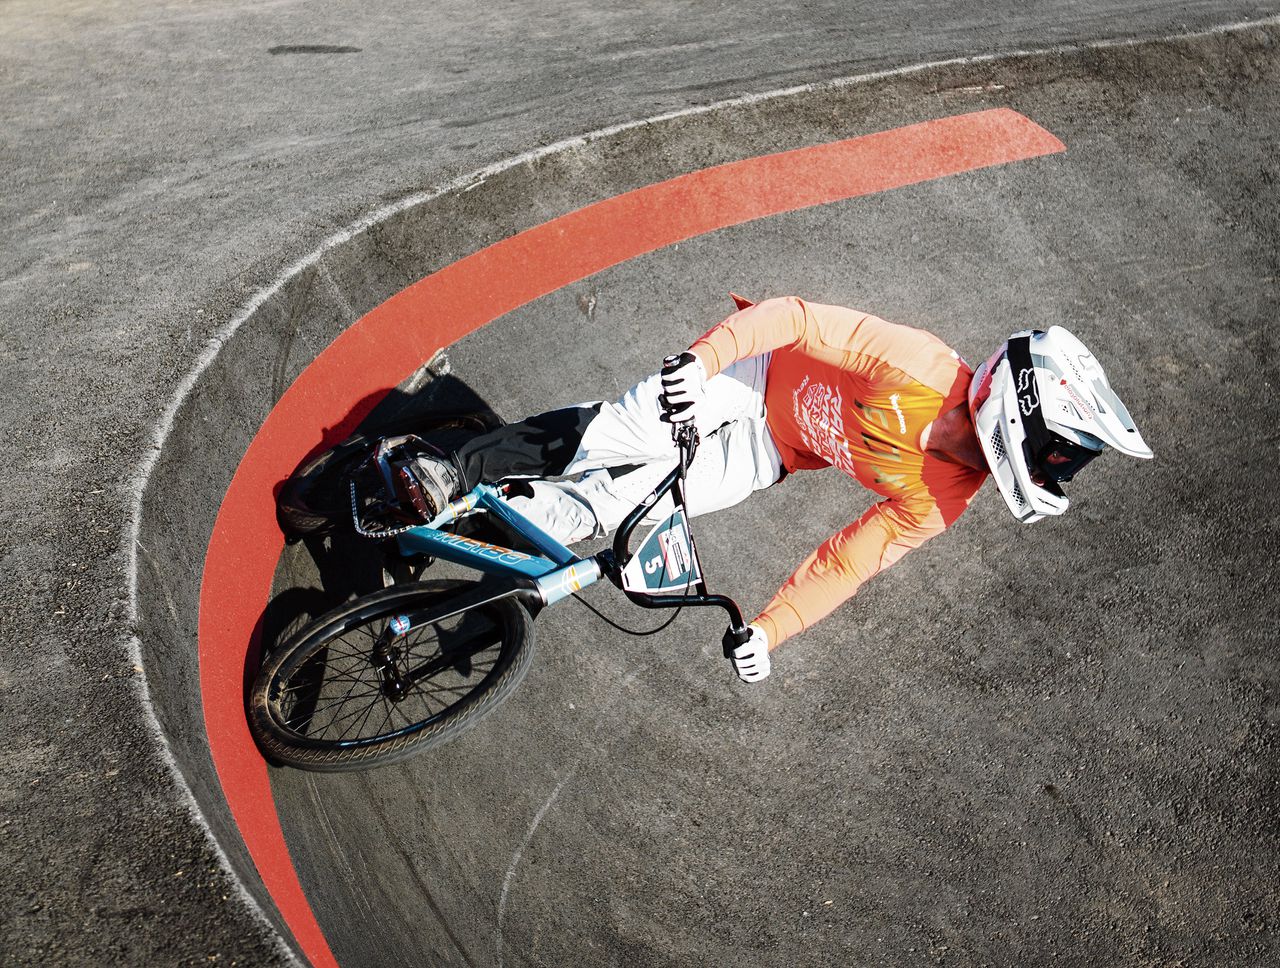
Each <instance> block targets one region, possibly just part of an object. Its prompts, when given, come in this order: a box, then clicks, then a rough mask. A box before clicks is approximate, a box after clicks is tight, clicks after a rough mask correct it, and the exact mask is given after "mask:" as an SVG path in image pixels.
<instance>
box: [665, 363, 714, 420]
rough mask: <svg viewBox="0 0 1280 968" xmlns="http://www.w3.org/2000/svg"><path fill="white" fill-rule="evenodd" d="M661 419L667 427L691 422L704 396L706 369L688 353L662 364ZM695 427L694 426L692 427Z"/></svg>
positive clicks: (705, 393) (705, 392)
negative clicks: (667, 424)
mask: <svg viewBox="0 0 1280 968" xmlns="http://www.w3.org/2000/svg"><path fill="white" fill-rule="evenodd" d="M662 363H663V365H662V393H661V394H659V396H658V402H659V403H660V404H662V413H661V415H660V416H661V418H662V419H663V420H664V421H666V422H667V423H669V424H682V423H687V422H688V421H690V420H694V419H695V418H696V417H697V414H698V408H699V407H700V406H701V404H702V401H703V399H705V397H706V395H707V369H706V367H704V366H703V365H702V360H700V359H698V357H697V356H695V355H694V354H693V353H690V352H688V351H687V350H686V351H685V352H683V353H681V354H680V355H679V356H668V357H667V358H666V359H665V360H663V361H662ZM695 426H696V424H695Z"/></svg>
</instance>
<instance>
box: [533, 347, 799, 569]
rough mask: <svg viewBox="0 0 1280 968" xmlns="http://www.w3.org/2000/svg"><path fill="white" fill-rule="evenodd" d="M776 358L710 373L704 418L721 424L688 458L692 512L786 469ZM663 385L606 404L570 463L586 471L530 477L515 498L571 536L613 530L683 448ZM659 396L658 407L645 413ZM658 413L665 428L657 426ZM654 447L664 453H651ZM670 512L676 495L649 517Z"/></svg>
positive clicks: (738, 495)
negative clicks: (569, 477)
mask: <svg viewBox="0 0 1280 968" xmlns="http://www.w3.org/2000/svg"><path fill="white" fill-rule="evenodd" d="M767 367H768V358H767V357H759V358H754V359H752V360H744V361H742V362H741V363H739V364H736V365H735V366H734V367H730V368H729V369H728V370H726V371H725V373H724V374H721V375H720V376H717V377H715V378H713V379H712V380H711V381H709V383H708V387H707V402H708V404H709V406H708V407H707V408H706V410H705V415H706V418H707V420H706V421H705V423H704V426H706V427H710V428H713V429H712V430H711V431H710V432H709V433H708V434H706V435H705V436H704V437H703V440H702V443H701V444H700V446H699V448H698V452H697V455H696V456H695V458H694V461H693V466H692V467H690V468H689V476H688V480H687V486H686V498H687V502H688V506H689V510H690V512H691V513H692V514H694V515H698V514H706V513H708V512H710V511H715V510H719V509H721V508H725V507H729V506H731V505H734V504H737V503H738V502H739V501H741V500H742V499H743V498H745V497H746V496H747V495H748V494H750V493H752V492H753V491H757V490H760V489H762V488H765V487H768V486H769V485H770V484H773V483H774V482H776V481H777V480H778V479H779V478H780V477H781V476H782V466H781V460H780V458H779V456H778V451H777V448H776V446H775V445H774V443H773V438H772V436H771V435H770V433H769V428H768V424H767V423H766V421H765V412H764V385H765V375H766V372H767ZM721 376H723V377H724V378H725V379H723V380H722V379H721ZM650 384H651V385H650ZM656 394H657V381H656V380H652V381H649V380H647V381H645V382H644V383H641V384H638V385H637V386H636V387H633V388H632V390H631V391H629V392H628V394H627V395H626V396H625V397H623V399H622V400H621V401H619V403H618V404H616V405H605V407H604V408H602V410H601V413H600V415H599V416H598V417H597V418H596V419H595V420H593V421H592V422H591V423H590V425H589V427H588V428H587V430H586V431H585V432H584V434H583V436H582V442H581V444H580V446H579V448H578V451H577V453H576V454H575V455H574V459H573V460H572V461H571V462H570V463H569V464H568V465H566V472H567V473H571V474H572V473H581V472H583V471H585V472H586V473H584V474H583V475H582V476H581V478H580V479H578V480H574V481H555V482H552V481H540V480H539V481H531V482H529V484H528V485H527V488H526V490H527V491H528V493H527V494H525V495H524V496H513V497H512V498H511V499H510V500H511V503H512V505H513V506H514V507H515V508H516V509H517V510H519V511H520V512H521V513H522V514H524V515H525V516H526V517H529V518H530V519H531V520H533V521H534V522H535V523H537V524H538V525H539V526H540V527H542V528H543V529H544V530H546V531H547V532H549V533H550V534H552V535H554V536H556V537H557V538H559V539H560V540H561V541H564V542H565V543H567V544H571V543H573V542H575V541H580V540H582V539H584V538H589V537H593V536H595V535H600V534H604V533H606V532H608V531H611V530H613V529H614V528H615V527H616V526H617V525H618V524H619V523H620V522H621V521H622V519H623V518H624V517H625V516H626V515H627V514H628V513H629V512H630V511H631V509H632V508H634V507H635V506H636V504H638V503H639V501H640V500H641V499H642V498H643V497H644V496H645V494H647V493H648V492H649V491H651V490H652V489H653V488H654V487H656V486H657V484H658V482H659V481H661V480H662V478H663V477H664V476H666V474H667V473H668V472H669V471H670V470H671V467H672V462H673V461H674V460H675V457H676V454H675V446H674V444H673V443H672V440H671V426H670V425H669V424H666V423H662V422H661V421H659V420H658V419H657V416H656V408H657V406H658V405H657V402H656ZM646 401H647V402H646ZM650 405H651V406H652V407H653V408H655V412H654V413H652V414H650V415H648V416H649V419H647V420H646V419H645V416H646V415H645V409H646V407H647V406H650ZM650 420H651V421H652V423H654V424H656V432H650V428H649V427H648V426H647V424H648V423H649V422H650ZM653 451H657V452H658V454H657V456H650V454H651V453H652V452H653ZM637 452H639V453H637ZM670 513H671V501H670V498H667V499H665V500H664V501H662V502H659V504H658V505H656V506H655V508H654V509H653V510H651V511H650V512H649V514H648V515H646V517H645V520H646V521H657V520H660V519H661V518H662V517H665V516H666V515H667V514H670Z"/></svg>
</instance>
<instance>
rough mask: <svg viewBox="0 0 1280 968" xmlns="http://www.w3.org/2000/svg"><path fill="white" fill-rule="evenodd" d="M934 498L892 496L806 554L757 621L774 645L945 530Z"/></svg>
mask: <svg viewBox="0 0 1280 968" xmlns="http://www.w3.org/2000/svg"><path fill="white" fill-rule="evenodd" d="M946 526H947V522H946V521H945V520H944V518H943V515H942V512H941V511H940V510H939V509H938V507H937V505H936V504H934V503H933V502H932V501H928V500H924V501H902V500H886V501H881V502H880V503H879V504H875V505H873V506H872V507H871V508H870V509H869V510H868V511H867V513H866V514H864V515H863V516H862V517H861V518H860V519H859V520H858V521H855V522H854V523H853V524H851V525H849V526H848V527H846V528H844V529H843V530H842V531H839V532H837V533H836V534H834V535H832V536H831V537H830V538H828V539H827V540H826V541H824V542H823V543H822V544H821V545H820V546H819V547H818V549H817V550H816V551H815V552H814V553H813V554H811V555H810V556H809V557H808V558H806V559H805V560H804V563H803V564H801V565H800V567H799V568H797V569H796V571H795V573H794V574H793V575H792V576H791V577H790V578H788V579H787V580H786V582H785V583H783V586H782V587H781V588H780V589H778V593H777V594H776V595H775V596H774V597H773V600H772V601H770V602H769V604H768V605H767V606H765V609H764V611H763V612H762V613H761V614H760V617H759V618H757V619H756V620H755V624H757V625H759V626H760V627H761V628H762V629H764V631H765V633H766V634H767V635H768V637H769V647H770V648H775V647H777V645H778V644H779V643H781V642H782V641H784V640H785V639H787V638H789V637H790V636H792V635H795V634H796V633H798V632H801V631H803V630H804V629H807V628H808V627H809V626H811V625H813V624H814V623H815V622H817V621H818V620H819V619H821V618H824V617H825V616H827V615H829V614H830V613H831V612H832V611H834V610H835V609H836V608H837V607H838V606H839V605H840V604H842V603H843V602H845V601H847V600H848V599H849V598H851V597H852V596H853V594H854V593H855V592H856V591H857V590H858V588H859V587H861V585H862V583H863V582H865V581H866V580H867V579H868V578H870V577H872V576H873V575H875V574H877V573H878V572H880V571H882V570H883V569H885V568H888V567H889V566H890V565H892V564H893V563H894V562H895V561H897V560H898V559H899V558H901V557H902V556H903V555H905V554H906V553H907V552H908V551H910V550H911V549H912V548H918V547H919V546H920V545H922V544H924V543H925V542H926V541H928V540H929V539H930V538H932V537H933V536H934V535H936V534H939V533H940V532H942V531H943V530H945V528H946Z"/></svg>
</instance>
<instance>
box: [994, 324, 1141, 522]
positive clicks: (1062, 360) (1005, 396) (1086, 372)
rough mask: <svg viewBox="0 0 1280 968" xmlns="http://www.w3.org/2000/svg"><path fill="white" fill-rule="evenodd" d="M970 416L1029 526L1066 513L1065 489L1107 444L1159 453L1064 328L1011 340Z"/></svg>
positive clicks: (1017, 513) (1013, 507)
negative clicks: (1149, 444)
mask: <svg viewBox="0 0 1280 968" xmlns="http://www.w3.org/2000/svg"><path fill="white" fill-rule="evenodd" d="M969 413H970V414H971V415H972V417H973V426H974V429H975V430H976V431H977V433H978V440H979V441H981V443H982V452H983V453H984V454H985V455H986V458H987V464H988V466H989V467H990V468H991V474H992V476H993V477H994V478H995V479H996V486H997V487H998V488H999V489H1000V494H1001V495H1002V496H1003V497H1004V500H1005V503H1006V504H1007V505H1009V510H1010V511H1011V512H1012V513H1013V516H1014V517H1015V518H1017V519H1018V520H1019V521H1021V522H1023V523H1024V524H1030V523H1031V522H1033V521H1039V520H1040V519H1041V518H1043V517H1045V516H1046V515H1051V514H1061V513H1062V512H1063V511H1065V510H1066V509H1067V506H1068V504H1069V503H1070V502H1068V500H1067V496H1066V494H1065V493H1063V490H1062V486H1061V485H1062V484H1063V483H1065V482H1067V481H1070V480H1071V479H1072V478H1073V477H1074V476H1075V474H1076V472H1077V471H1079V470H1080V468H1082V467H1084V466H1085V465H1086V464H1087V463H1089V461H1091V460H1093V459H1094V458H1095V457H1097V456H1098V455H1099V454H1100V453H1102V452H1103V451H1104V450H1105V449H1106V448H1107V447H1114V448H1115V449H1116V450H1118V451H1120V452H1121V453H1122V454H1128V455H1129V456H1130V457H1144V458H1149V457H1151V456H1152V454H1151V448H1150V447H1148V446H1147V444H1146V442H1145V441H1144V440H1143V439H1142V435H1141V434H1139V433H1138V428H1137V427H1135V426H1134V423H1133V418H1132V417H1130V416H1129V411H1128V410H1126V409H1125V405H1124V404H1123V403H1121V402H1120V398H1119V397H1117V396H1116V395H1115V391H1113V390H1112V389H1111V384H1110V383H1108V382H1107V375H1106V373H1104V372H1103V371H1102V367H1101V366H1100V365H1099V364H1098V361H1097V360H1096V359H1095V358H1094V356H1093V354H1092V353H1090V352H1089V350H1088V349H1087V348H1086V347H1085V345H1084V344H1083V343H1081V342H1080V341H1079V340H1078V339H1076V338H1075V337H1074V336H1072V335H1071V333H1069V332H1068V331H1067V330H1065V329H1063V328H1062V327H1061V326H1050V327H1049V331H1048V332H1047V333H1045V332H1041V331H1039V330H1029V329H1028V330H1023V331H1021V332H1019V333H1014V334H1013V335H1012V336H1010V337H1009V339H1008V340H1007V341H1006V342H1005V344H1004V345H1003V346H1001V347H1000V348H999V349H998V350H996V351H995V352H994V353H993V354H991V358H990V359H988V360H987V361H986V362H985V363H983V364H982V365H981V366H980V367H978V369H977V372H975V373H974V374H973V380H972V381H971V382H970V384H969Z"/></svg>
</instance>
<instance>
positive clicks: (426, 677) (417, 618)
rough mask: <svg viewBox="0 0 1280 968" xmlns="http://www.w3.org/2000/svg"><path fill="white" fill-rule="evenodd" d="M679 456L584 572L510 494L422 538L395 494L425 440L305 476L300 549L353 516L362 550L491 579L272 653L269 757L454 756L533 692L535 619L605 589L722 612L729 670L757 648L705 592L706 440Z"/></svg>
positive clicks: (459, 513)
mask: <svg viewBox="0 0 1280 968" xmlns="http://www.w3.org/2000/svg"><path fill="white" fill-rule="evenodd" d="M676 443H677V451H678V455H679V457H678V460H677V462H676V465H675V467H674V468H672V470H671V471H670V473H668V474H667V475H666V477H664V478H663V480H662V482H661V483H660V484H658V486H657V487H656V488H654V489H653V490H652V491H651V492H650V493H649V494H648V495H646V496H645V497H644V498H643V499H642V500H641V502H640V503H639V504H638V505H637V506H636V507H635V508H634V510H632V511H631V512H630V514H628V516H627V517H626V518H625V519H624V520H623V521H622V523H621V524H620V525H619V526H618V529H617V532H616V534H615V537H614V540H613V543H612V545H611V546H610V547H606V548H604V549H602V550H600V551H598V552H596V553H595V554H593V555H590V556H587V557H580V556H579V555H577V554H575V553H574V552H572V551H570V550H569V549H568V548H567V547H565V546H564V545H563V544H561V543H560V542H559V541H557V540H556V539H555V538H554V537H552V536H551V535H549V534H547V533H546V532H545V531H543V530H542V529H541V528H539V527H538V526H537V525H536V524H534V523H533V522H532V521H530V520H528V519H527V518H525V517H524V516H523V515H521V514H520V513H519V512H518V511H517V510H516V509H515V508H514V507H513V506H512V505H511V504H510V503H509V502H508V501H507V495H508V494H509V492H510V487H511V485H498V486H494V485H489V484H480V485H478V486H477V487H475V488H474V489H473V490H471V491H470V492H468V493H467V494H464V495H462V496H461V497H459V498H457V499H456V500H454V501H453V502H452V503H450V504H449V505H448V506H447V507H445V508H443V509H442V510H441V511H440V512H439V513H438V514H436V515H435V516H434V517H433V518H432V519H431V520H429V521H427V522H426V523H416V522H415V520H414V509H413V508H407V507H405V506H404V505H405V502H404V501H403V500H402V499H401V498H400V497H398V496H397V489H396V487H395V480H394V473H395V467H396V458H397V456H403V455H404V454H405V453H412V451H413V449H414V448H428V449H434V448H432V447H431V445H430V444H429V443H428V442H427V441H425V440H423V439H422V438H420V437H418V436H416V435H403V436H398V437H382V438H364V437H356V438H352V439H351V440H349V441H347V442H345V443H343V444H341V445H339V446H338V447H336V448H334V449H333V450H331V451H328V452H327V453H325V454H323V455H321V456H320V457H319V458H317V459H316V460H314V461H312V462H311V463H310V464H308V465H307V466H306V467H304V468H302V470H301V471H299V472H298V473H297V474H295V475H294V477H293V478H291V479H290V481H289V482H287V484H286V486H285V488H284V490H283V491H282V493H281V500H280V502H279V504H278V507H279V516H280V520H281V523H282V526H284V528H285V529H286V531H287V532H289V533H291V534H292V535H293V536H295V537H296V536H298V535H300V534H306V533H311V534H315V533H318V532H323V531H325V530H329V529H333V528H335V527H339V526H341V525H342V524H343V523H344V522H343V520H342V519H343V517H344V514H345V515H349V520H350V524H351V526H352V527H353V528H354V530H355V531H356V533H357V534H360V535H362V536H363V537H366V538H370V539H374V540H379V541H385V542H387V543H388V544H389V545H391V547H390V549H389V550H390V552H391V553H392V554H393V555H398V556H400V557H401V559H402V560H405V561H410V562H418V563H422V562H426V563H430V561H431V560H434V559H436V558H439V559H443V560H446V561H451V562H454V563H456V564H458V565H462V566H464V567H467V568H470V569H474V570H476V571H477V572H479V573H480V575H479V576H478V577H476V578H473V579H470V580H457V579H454V580H432V581H422V580H412V581H404V582H395V583H393V584H391V585H390V586H389V587H387V588H384V589H381V590H379V591H374V592H371V593H369V594H367V595H363V596H361V597H358V598H356V599H354V600H352V601H350V602H347V603H346V604H344V605H342V606H340V607H338V608H336V609H334V610H333V611H330V612H328V613H326V614H324V615H322V616H320V617H319V618H317V619H316V620H314V621H313V622H311V623H310V624H308V625H306V626H305V627H303V628H302V629H300V630H299V631H297V632H296V633H295V634H293V635H292V636H291V637H290V638H289V639H288V640H287V641H285V642H284V643H283V644H282V645H281V646H280V647H279V648H276V649H274V650H273V651H272V652H271V653H270V654H269V655H268V656H267V657H266V658H265V660H264V662H263V665H262V667H261V669H260V670H259V672H258V674H257V677H256V679H255V681H254V684H253V687H252V689H251V691H250V695H249V701H248V707H249V708H248V715H249V725H250V728H251V731H252V733H253V735H254V738H255V739H256V741H257V743H258V745H259V748H260V749H261V750H262V752H263V754H264V755H265V756H266V757H267V758H268V759H269V760H270V761H273V762H276V763H280V764H284V765H288V766H293V767H298V768H301V769H306V770H316V771H323V772H340V771H352V770H363V769H368V768H371V767H374V766H382V765H386V764H390V763H395V762H399V761H401V760H404V759H406V758H408V757H409V756H412V755H414V754H416V753H418V752H420V751H422V750H425V749H427V748H429V747H432V746H436V745H438V744H440V743H444V742H446V741H448V740H450V739H451V738H453V737H455V736H457V735H458V734H460V733H462V732H464V731H465V730H467V729H469V728H471V727H472V726H473V725H475V724H476V723H477V722H479V721H480V720H481V719H482V718H483V717H485V716H487V715H488V714H489V713H491V712H493V710H494V709H496V708H497V707H498V706H499V705H500V704H501V703H502V702H503V701H504V700H505V699H506V698H507V697H509V696H510V695H511V693H512V692H513V691H514V690H515V689H516V687H517V686H518V685H519V684H520V682H521V680H523V678H524V676H525V674H526V673H527V672H528V670H529V667H530V664H531V662H532V660H533V652H534V625H533V619H534V616H536V615H537V613H538V612H539V611H541V610H542V609H543V608H546V607H548V606H551V605H554V604H556V603H557V602H560V601H562V600H564V599H565V598H567V597H569V596H570V595H573V594H575V593H576V592H578V591H579V590H581V589H584V588H586V587H587V586H589V585H592V584H594V583H595V582H597V581H599V580H600V579H601V578H607V579H609V580H610V581H611V582H612V583H613V584H614V585H616V586H617V587H618V588H620V589H621V590H622V591H623V593H624V594H625V595H626V597H627V598H628V599H630V600H631V601H632V602H634V603H635V604H636V605H639V606H641V607H643V608H677V607H682V606H694V607H703V606H712V607H718V608H723V609H724V610H725V611H726V612H727V613H728V615H729V626H730V632H729V635H728V636H726V640H725V650H726V655H727V654H728V651H729V650H730V649H731V648H732V647H734V646H736V645H741V644H743V643H745V642H746V641H747V639H748V637H749V633H748V631H747V629H746V627H745V624H744V622H743V618H742V613H741V611H740V610H739V608H738V606H737V604H736V603H735V602H734V601H733V600H732V599H731V598H728V597H726V596H723V595H714V594H711V593H709V592H708V590H707V585H706V581H705V579H704V577H703V572H702V567H701V564H700V562H699V559H698V552H697V546H696V545H695V543H694V540H693V534H692V531H691V530H690V527H689V514H688V510H687V508H686V505H685V474H686V471H687V469H688V467H689V464H690V463H691V462H692V460H693V456H694V453H695V452H696V449H697V445H698V438H697V432H696V431H695V430H694V429H693V427H692V426H690V425H687V424H686V425H683V426H681V427H680V428H679V429H678V431H677V434H676ZM668 494H670V495H671V497H672V510H671V513H670V514H667V515H665V516H664V517H663V519H662V520H661V521H658V522H657V523H656V524H654V525H653V526H652V528H651V530H650V531H649V532H648V534H647V536H646V537H645V539H644V540H643V541H642V542H641V543H640V545H639V547H638V549H637V551H636V552H635V553H633V552H632V551H631V539H632V536H633V534H634V533H635V531H636V529H637V528H638V527H639V525H640V524H641V523H642V522H643V521H644V519H645V517H646V515H647V514H649V513H650V511H651V510H652V509H653V508H654V507H655V506H656V505H657V504H658V502H659V501H661V500H662V499H663V498H664V497H665V496H666V495H668ZM344 498H345V500H344ZM343 504H345V505H346V506H345V507H342V505H343ZM419 510H420V509H419ZM420 520H421V518H420V517H419V518H418V519H417V521H420ZM477 522H479V523H480V525H481V527H485V528H490V529H491V528H492V527H493V526H494V525H496V526H497V528H498V531H499V532H502V533H506V534H508V535H509V536H513V537H514V538H515V539H516V540H515V541H508V543H506V544H500V543H497V542H496V541H491V540H481V539H480V538H478V537H475V536H473V535H475V534H476V533H477ZM468 531H470V533H467V532H468ZM481 533H484V534H486V535H487V534H489V533H491V532H490V531H484V532H481ZM515 544H520V550H517V548H516V547H514V546H513V545H515ZM672 617H673V618H674V616H672Z"/></svg>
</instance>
